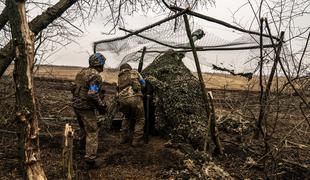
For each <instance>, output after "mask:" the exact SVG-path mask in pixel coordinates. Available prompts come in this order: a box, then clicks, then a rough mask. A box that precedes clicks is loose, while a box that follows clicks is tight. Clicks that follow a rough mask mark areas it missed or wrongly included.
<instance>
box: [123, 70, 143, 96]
mask: <svg viewBox="0 0 310 180" xmlns="http://www.w3.org/2000/svg"><path fill="white" fill-rule="evenodd" d="M144 85H145V81H144V79H143V78H142V76H141V74H140V73H139V72H138V71H136V70H129V69H123V70H122V71H121V72H120V73H119V74H118V90H119V94H118V97H119V98H120V99H121V98H128V97H133V96H141V97H142V92H141V90H142V87H143V86H144Z"/></svg>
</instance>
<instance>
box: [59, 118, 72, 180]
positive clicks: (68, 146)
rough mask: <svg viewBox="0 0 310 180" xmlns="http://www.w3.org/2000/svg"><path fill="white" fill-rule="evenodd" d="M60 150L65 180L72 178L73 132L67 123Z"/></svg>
mask: <svg viewBox="0 0 310 180" xmlns="http://www.w3.org/2000/svg"><path fill="white" fill-rule="evenodd" d="M63 143H64V144H63V150H62V164H63V172H64V175H65V177H66V179H67V180H72V178H73V177H74V171H73V162H72V152H73V130H72V127H71V126H70V125H69V124H68V123H67V124H66V126H65V130H64V141H63Z"/></svg>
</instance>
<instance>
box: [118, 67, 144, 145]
mask: <svg viewBox="0 0 310 180" xmlns="http://www.w3.org/2000/svg"><path fill="white" fill-rule="evenodd" d="M144 85H145V81H144V79H143V78H142V76H141V75H140V74H139V73H138V72H137V71H135V70H132V68H131V66H130V65H129V64H127V63H125V64H122V65H121V66H120V73H119V74H118V91H119V94H118V101H119V110H120V111H121V112H122V113H123V114H124V115H125V120H124V121H123V122H122V129H121V131H122V134H121V143H122V144H125V143H128V144H130V145H132V146H134V147H135V146H141V145H143V144H144V139H143V134H144V123H145V118H144V109H143V100H142V92H141V89H142V87H143V86H144Z"/></svg>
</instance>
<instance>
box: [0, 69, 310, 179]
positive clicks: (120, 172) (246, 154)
mask: <svg viewBox="0 0 310 180" xmlns="http://www.w3.org/2000/svg"><path fill="white" fill-rule="evenodd" d="M41 68H42V69H41V70H40V71H39V72H42V73H43V77H44V79H45V80H43V79H41V80H36V81H35V85H36V92H35V93H36V96H37V102H38V107H39V115H40V119H41V124H40V126H41V140H40V141H41V156H42V157H41V159H42V161H41V162H42V164H43V167H44V170H45V173H46V175H47V177H48V179H61V178H63V174H62V164H61V162H62V161H61V152H62V148H61V147H62V132H63V128H64V125H65V123H70V124H72V125H73V127H74V130H76V131H78V125H77V122H76V121H75V119H74V113H73V110H72V108H71V106H70V100H71V93H70V91H68V90H69V86H70V82H69V81H66V80H72V77H74V74H75V73H76V72H77V71H78V70H79V69H80V68H70V69H69V70H68V69H67V68H64V67H57V68H56V69H54V70H53V72H54V73H53V74H49V75H48V76H45V75H46V74H47V72H44V71H43V69H44V67H41ZM48 72H50V70H48ZM39 76H41V75H40V73H39ZM103 76H104V79H106V80H107V81H108V82H110V83H113V82H116V81H115V80H116V72H115V71H112V70H111V71H110V70H106V72H105V73H103ZM37 77H38V74H37ZM50 77H57V78H56V79H57V80H55V79H54V80H53V78H50ZM59 79H61V80H59ZM205 80H206V83H207V87H208V88H216V90H214V89H213V94H214V97H215V107H216V115H217V121H218V127H219V130H220V131H219V134H220V138H221V141H222V144H223V146H224V155H223V156H214V157H213V158H212V161H213V162H214V163H216V164H218V165H219V166H221V167H222V168H223V169H224V170H226V171H227V172H228V173H229V174H230V175H231V176H232V177H233V178H236V179H247V178H249V179H309V177H310V171H309V166H310V158H309V157H310V131H309V128H310V127H309V124H308V123H307V121H306V120H305V118H304V116H303V115H302V114H301V113H300V108H302V110H303V112H304V113H305V115H306V117H309V115H310V111H309V110H307V109H305V108H304V107H299V106H298V105H299V99H298V98H296V97H295V96H292V95H291V94H282V95H281V96H279V99H278V100H277V101H276V102H274V103H273V104H272V106H271V111H270V114H269V121H268V126H267V128H268V132H269V136H268V139H266V142H267V143H268V147H267V149H266V146H265V144H264V141H263V140H262V139H258V140H256V139H253V127H254V124H255V117H257V114H258V108H259V93H258V92H256V91H255V87H257V84H255V83H254V81H253V84H250V85H249V84H248V82H247V81H246V80H245V82H244V80H243V79H242V78H240V79H239V77H237V78H236V77H231V76H230V77H229V76H227V75H205ZM228 84H229V85H228ZM223 87H225V88H224V89H221V88H223ZM248 87H254V90H253V89H252V88H251V91H244V89H247V88H248ZM12 88H14V87H13V85H12V84H11V79H10V78H2V79H1V81H0V95H1V96H0V99H1V103H0V109H1V111H0V113H1V114H2V116H1V119H0V122H1V123H0V134H1V138H0V145H1V149H0V177H1V179H19V178H20V174H19V172H18V169H19V162H18V157H17V154H18V153H17V152H18V149H17V130H16V126H17V125H16V122H15V121H14V115H12V112H13V110H14V95H11V89H12ZM106 88H107V89H110V90H111V91H108V92H109V95H107V99H109V97H111V96H113V88H114V85H113V84H110V85H109V87H108V86H107V87H106ZM229 89H232V90H229ZM166 143H167V139H165V138H163V137H160V136H153V137H150V142H149V144H147V145H145V146H144V147H143V148H132V147H129V146H126V145H120V144H119V130H117V129H114V130H110V131H106V130H101V131H100V143H99V151H98V152H99V157H100V158H101V159H102V160H103V161H104V165H103V166H102V167H101V168H100V169H97V170H91V171H85V170H83V168H82V166H83V161H82V159H83V158H82V157H83V152H81V151H79V150H78V145H77V144H78V143H77V141H74V170H75V179H169V178H170V177H173V176H172V175H171V174H169V173H170V172H172V171H173V170H178V169H180V166H181V164H183V162H184V160H185V159H184V155H183V154H182V153H181V152H180V151H179V150H176V149H173V148H170V147H167V146H166V145H165V144H166ZM212 148H213V145H212V144H211V147H210V151H209V153H210V154H212V151H211V150H212ZM184 179H186V177H184Z"/></svg>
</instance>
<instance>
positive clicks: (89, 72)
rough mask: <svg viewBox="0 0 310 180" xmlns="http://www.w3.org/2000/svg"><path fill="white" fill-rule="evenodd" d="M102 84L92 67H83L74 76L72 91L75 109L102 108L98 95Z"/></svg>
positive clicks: (102, 103)
mask: <svg viewBox="0 0 310 180" xmlns="http://www.w3.org/2000/svg"><path fill="white" fill-rule="evenodd" d="M101 86H102V78H101V76H100V74H99V72H98V71H96V70H95V69H92V68H83V69H82V70H81V71H80V72H79V73H78V74H77V75H76V77H75V87H74V88H73V89H72V93H73V107H74V108H77V109H95V108H97V109H98V110H101V109H102V108H104V107H105V106H106V105H105V102H103V101H102V100H101V98H100V96H99V94H100V91H101Z"/></svg>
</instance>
